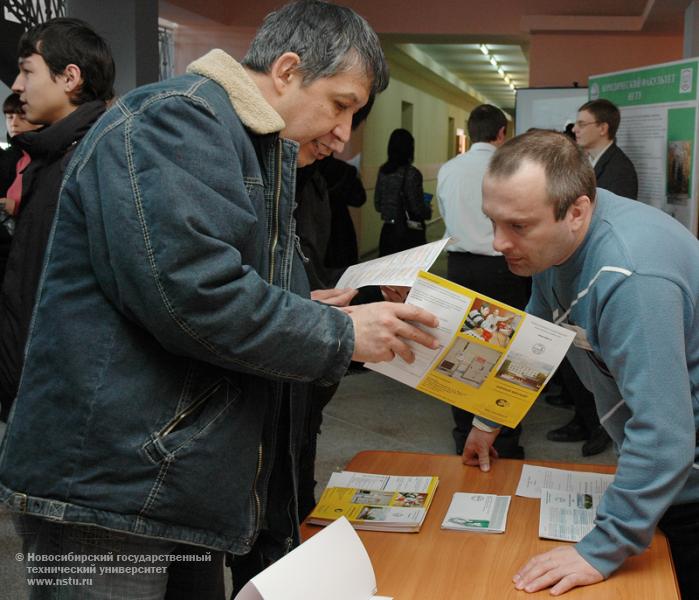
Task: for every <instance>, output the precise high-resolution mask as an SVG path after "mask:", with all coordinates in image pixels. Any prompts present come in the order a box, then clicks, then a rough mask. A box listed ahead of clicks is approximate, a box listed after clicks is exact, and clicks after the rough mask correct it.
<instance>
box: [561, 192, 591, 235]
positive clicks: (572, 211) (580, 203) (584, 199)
mask: <svg viewBox="0 0 699 600" xmlns="http://www.w3.org/2000/svg"><path fill="white" fill-rule="evenodd" d="M591 211H592V200H590V197H589V196H587V195H583V196H578V197H577V198H576V199H575V201H574V202H573V204H571V205H570V207H569V208H568V214H567V219H568V222H569V223H570V228H571V229H572V230H574V231H577V230H579V229H580V228H582V227H583V226H584V225H585V223H586V222H587V219H588V216H589V214H590V212H591Z"/></svg>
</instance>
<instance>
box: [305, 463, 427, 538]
mask: <svg viewBox="0 0 699 600" xmlns="http://www.w3.org/2000/svg"><path fill="white" fill-rule="evenodd" d="M438 483H439V479H438V478H437V477H414V476H398V475H393V476H392V475H375V474H372V473H355V472H352V471H342V472H340V473H333V474H332V475H331V477H330V481H328V486H327V487H326V488H325V490H324V491H323V495H322V496H321V497H320V500H319V501H318V505H317V506H316V507H315V508H314V509H313V512H312V513H311V514H310V516H309V517H308V519H307V522H308V523H311V524H314V525H327V524H329V523H331V522H333V521H335V520H336V519H339V518H340V517H346V518H347V520H348V521H349V522H350V523H351V524H352V526H353V527H354V528H355V529H367V530H371V531H401V532H417V531H419V530H420V527H421V525H422V522H423V521H424V520H425V516H426V515H427V511H428V509H429V508H430V504H432V499H433V498H434V494H435V490H436V489H437V484H438Z"/></svg>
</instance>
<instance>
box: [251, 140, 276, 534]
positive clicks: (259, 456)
mask: <svg viewBox="0 0 699 600" xmlns="http://www.w3.org/2000/svg"><path fill="white" fill-rule="evenodd" d="M281 192H282V141H281V139H280V138H278V139H277V180H276V186H275V190H274V206H273V211H272V227H273V235H272V245H271V248H270V259H269V282H270V283H274V262H275V261H274V253H275V251H276V249H277V241H278V238H279V198H280V196H281ZM263 456H264V455H263V449H262V443H260V445H259V446H258V448H257V470H256V471H255V480H254V482H253V488H252V491H253V497H254V500H255V531H257V529H258V527H259V523H260V516H261V512H262V501H261V500H260V494H259V493H258V491H257V484H258V482H259V480H260V474H261V473H262V461H263Z"/></svg>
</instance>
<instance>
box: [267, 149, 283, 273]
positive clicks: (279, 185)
mask: <svg viewBox="0 0 699 600" xmlns="http://www.w3.org/2000/svg"><path fill="white" fill-rule="evenodd" d="M281 192H282V140H281V138H279V139H277V181H276V189H275V190H274V206H273V212H272V227H273V228H274V229H273V235H272V247H271V256H270V259H269V282H270V283H274V254H275V252H276V249H277V241H278V238H279V197H280V196H281Z"/></svg>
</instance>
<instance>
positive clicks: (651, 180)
mask: <svg viewBox="0 0 699 600" xmlns="http://www.w3.org/2000/svg"><path fill="white" fill-rule="evenodd" d="M698 65H699V59H697V58H690V59H685V60H681V61H676V62H671V63H664V64H660V65H652V66H648V67H643V68H639V69H630V70H627V71H618V72H615V73H606V74H603V75H594V76H592V77H590V79H589V93H590V99H591V100H595V99H597V98H606V99H608V100H610V101H612V102H614V104H616V105H617V106H618V107H619V110H620V111H621V125H620V126H619V131H618V132H617V135H616V138H617V144H618V145H619V147H620V148H621V149H622V150H623V151H624V152H625V153H626V155H627V156H628V157H629V158H630V159H631V161H632V162H633V164H634V166H635V167H636V172H637V174H638V199H639V200H641V201H643V202H646V203H647V204H651V205H653V206H655V207H657V208H660V209H661V210H664V211H665V212H667V213H669V214H671V215H672V216H673V217H675V218H676V219H677V220H678V221H680V222H681V223H682V224H683V225H685V227H687V228H688V229H690V230H691V231H692V232H693V233H694V234H695V235H696V233H697V190H696V183H695V182H696V177H697V153H696V140H697V133H698V130H697V127H698V125H699V123H698V121H697V102H698V100H697V67H698Z"/></svg>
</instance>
